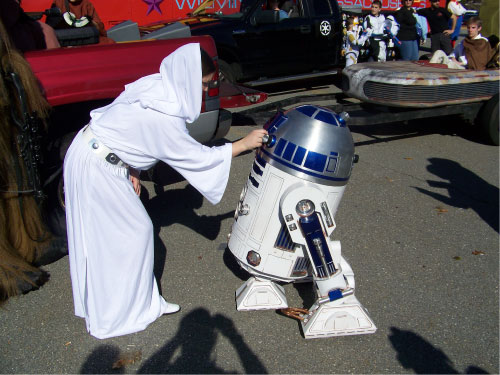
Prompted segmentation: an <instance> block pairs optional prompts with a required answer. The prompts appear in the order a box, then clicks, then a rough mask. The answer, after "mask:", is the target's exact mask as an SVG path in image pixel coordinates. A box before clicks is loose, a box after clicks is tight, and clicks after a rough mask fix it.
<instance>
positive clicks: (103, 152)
mask: <svg viewBox="0 0 500 375" xmlns="http://www.w3.org/2000/svg"><path fill="white" fill-rule="evenodd" d="M82 139H83V141H84V142H85V143H86V144H87V145H88V146H89V147H90V150H91V151H92V153H93V154H94V155H96V156H97V157H98V158H100V159H103V160H105V161H107V162H108V163H109V164H113V165H116V166H117V167H124V168H128V167H129V165H128V164H127V163H125V162H123V161H122V160H121V159H120V158H119V157H118V156H117V155H116V154H115V153H114V152H113V151H112V150H111V149H110V148H109V147H108V146H106V145H105V144H104V143H102V142H100V141H99V140H98V139H97V137H96V136H95V134H94V133H93V132H92V129H90V126H88V125H87V126H86V127H85V128H84V129H83V132H82Z"/></svg>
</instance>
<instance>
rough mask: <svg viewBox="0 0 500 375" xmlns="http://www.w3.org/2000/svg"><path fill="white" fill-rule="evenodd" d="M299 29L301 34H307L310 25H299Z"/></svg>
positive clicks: (309, 30)
mask: <svg viewBox="0 0 500 375" xmlns="http://www.w3.org/2000/svg"><path fill="white" fill-rule="evenodd" d="M299 29H300V32H301V33H302V34H309V33H310V32H311V25H300V28H299Z"/></svg>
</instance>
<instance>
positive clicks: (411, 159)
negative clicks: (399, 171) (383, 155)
mask: <svg viewBox="0 0 500 375" xmlns="http://www.w3.org/2000/svg"><path fill="white" fill-rule="evenodd" d="M405 160H413V158H405Z"/></svg>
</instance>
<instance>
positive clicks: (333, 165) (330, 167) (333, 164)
mask: <svg viewBox="0 0 500 375" xmlns="http://www.w3.org/2000/svg"><path fill="white" fill-rule="evenodd" d="M336 169H337V158H332V157H330V158H328V164H327V165H326V171H327V172H330V173H335V170H336Z"/></svg>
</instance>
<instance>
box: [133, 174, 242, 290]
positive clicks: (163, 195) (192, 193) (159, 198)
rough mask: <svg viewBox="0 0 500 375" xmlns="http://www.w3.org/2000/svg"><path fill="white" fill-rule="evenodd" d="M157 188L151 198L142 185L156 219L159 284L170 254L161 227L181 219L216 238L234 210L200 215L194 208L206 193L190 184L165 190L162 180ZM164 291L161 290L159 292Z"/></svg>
mask: <svg viewBox="0 0 500 375" xmlns="http://www.w3.org/2000/svg"><path fill="white" fill-rule="evenodd" d="M173 178H174V179H175V178H176V177H175V176H173ZM159 189H161V190H159ZM156 190H157V194H158V195H156V196H155V197H154V198H152V199H149V194H148V193H147V190H146V189H141V201H142V203H143V204H144V207H145V208H146V211H147V212H148V214H149V217H150V218H151V221H152V223H153V228H154V259H155V260H154V268H153V272H154V275H155V278H156V281H157V284H158V287H160V285H161V283H160V280H161V277H162V274H163V270H164V267H165V259H166V257H167V248H166V247H165V244H164V243H163V241H162V240H161V238H160V231H161V228H162V227H168V226H170V225H172V224H174V223H178V224H182V225H184V226H186V227H188V228H190V229H192V230H193V231H195V232H196V233H198V234H201V235H202V236H203V237H205V238H207V239H209V240H211V241H213V240H215V239H216V238H217V236H218V235H219V232H220V228H221V222H222V220H224V219H226V218H230V217H233V211H230V212H228V213H225V214H222V215H215V216H206V215H198V214H197V213H196V211H195V209H198V208H200V207H201V206H202V204H203V196H202V195H201V194H200V193H199V192H198V191H197V190H196V189H195V188H194V187H192V186H191V185H186V187H185V188H183V189H173V190H168V189H167V190H166V191H163V184H161V185H158V188H157V189H156ZM161 292H162V291H161V290H160V294H161Z"/></svg>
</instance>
